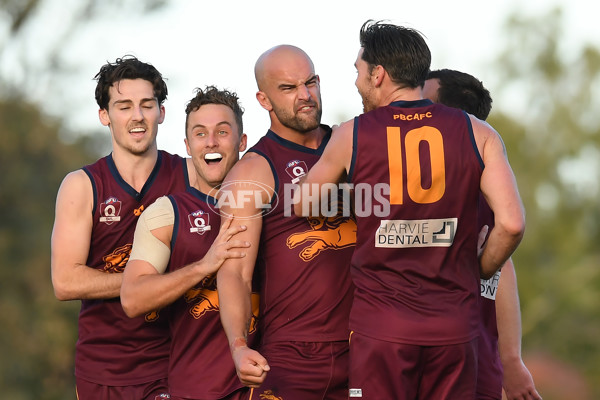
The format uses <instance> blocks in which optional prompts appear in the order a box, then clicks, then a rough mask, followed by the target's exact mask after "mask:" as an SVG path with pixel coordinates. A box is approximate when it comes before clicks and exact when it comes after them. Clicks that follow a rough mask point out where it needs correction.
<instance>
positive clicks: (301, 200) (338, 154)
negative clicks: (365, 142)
mask: <svg viewBox="0 0 600 400" xmlns="http://www.w3.org/2000/svg"><path fill="white" fill-rule="evenodd" d="M353 133H354V120H350V121H347V122H345V123H343V124H341V125H340V126H339V127H338V128H336V129H335V130H334V131H333V133H332V135H331V139H329V143H327V146H326V147H325V150H324V151H323V155H322V156H321V158H319V161H317V163H316V164H315V165H313V166H312V168H311V169H310V171H308V173H307V174H306V176H305V177H304V179H303V180H301V181H300V183H299V187H298V189H297V190H296V192H295V195H294V213H295V214H296V215H298V216H312V215H316V214H317V213H315V211H314V210H319V209H320V207H319V206H318V205H314V206H313V204H312V201H309V200H308V197H307V196H308V194H309V193H312V192H314V190H313V188H315V189H316V190H319V193H320V188H321V185H323V184H328V183H340V182H341V181H342V178H343V177H344V175H345V174H346V173H347V171H349V169H350V163H351V161H352V141H353ZM313 198H314V197H313ZM316 198H317V199H319V200H321V201H322V200H324V199H321V198H320V196H317V197H316ZM329 200H331V199H329Z"/></svg>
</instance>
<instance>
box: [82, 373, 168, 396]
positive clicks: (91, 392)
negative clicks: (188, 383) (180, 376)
mask: <svg viewBox="0 0 600 400" xmlns="http://www.w3.org/2000/svg"><path fill="white" fill-rule="evenodd" d="M75 383H76V385H77V387H76V391H77V399H78V400H128V399H140V400H165V399H170V398H171V397H170V396H169V391H168V390H167V380H166V379H160V380H157V381H152V382H148V383H141V384H139V385H128V386H105V385H98V384H97V383H93V382H90V381H86V380H85V379H81V378H77V377H76V378H75Z"/></svg>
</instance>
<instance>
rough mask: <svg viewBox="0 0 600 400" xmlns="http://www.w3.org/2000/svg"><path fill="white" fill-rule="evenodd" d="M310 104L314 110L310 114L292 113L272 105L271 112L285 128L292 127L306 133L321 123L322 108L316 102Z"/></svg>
mask: <svg viewBox="0 0 600 400" xmlns="http://www.w3.org/2000/svg"><path fill="white" fill-rule="evenodd" d="M312 105H314V106H315V108H314V110H315V112H314V113H311V114H304V115H298V114H293V113H289V112H288V111H286V110H284V109H280V108H278V107H273V112H274V113H275V116H277V119H278V120H279V122H280V123H281V124H282V125H283V126H285V127H286V128H289V129H293V130H295V131H297V132H300V133H307V132H310V131H312V130H315V129H317V128H318V127H319V125H320V124H321V115H322V113H323V110H322V109H321V107H319V105H318V104H317V103H314V104H312Z"/></svg>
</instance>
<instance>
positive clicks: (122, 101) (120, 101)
mask: <svg viewBox="0 0 600 400" xmlns="http://www.w3.org/2000/svg"><path fill="white" fill-rule="evenodd" d="M151 101H152V102H154V101H157V100H156V98H155V97H148V98H145V99H142V100H141V101H140V103H141V104H143V103H148V102H151ZM117 104H133V101H131V99H123V100H115V101H114V102H113V105H117Z"/></svg>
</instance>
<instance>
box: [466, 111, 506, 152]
mask: <svg viewBox="0 0 600 400" xmlns="http://www.w3.org/2000/svg"><path fill="white" fill-rule="evenodd" d="M469 118H470V120H471V126H472V127H473V136H474V137H475V142H476V143H477V149H478V150H479V154H481V156H482V158H484V160H485V156H486V149H491V148H494V149H496V150H500V151H501V152H502V153H505V149H504V142H503V141H502V138H501V137H500V134H499V133H498V132H497V131H496V130H495V129H494V128H493V127H492V126H491V125H490V124H488V123H487V122H486V121H482V120H480V119H478V118H477V117H475V116H473V115H471V114H469Z"/></svg>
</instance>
